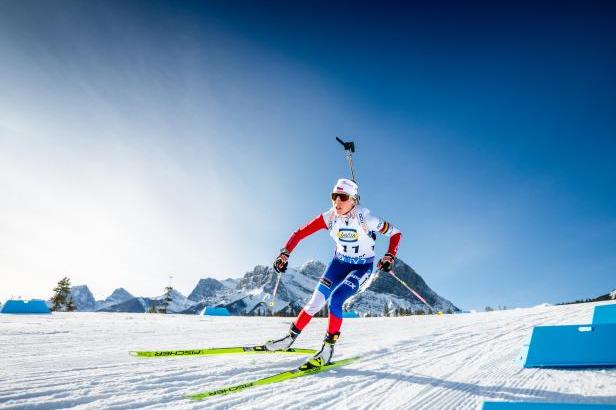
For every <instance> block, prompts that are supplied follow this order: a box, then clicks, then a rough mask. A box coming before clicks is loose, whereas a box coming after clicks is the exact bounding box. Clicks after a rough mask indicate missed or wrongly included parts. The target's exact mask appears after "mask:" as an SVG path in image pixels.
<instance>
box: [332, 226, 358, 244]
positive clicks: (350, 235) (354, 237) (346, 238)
mask: <svg viewBox="0 0 616 410" xmlns="http://www.w3.org/2000/svg"><path fill="white" fill-rule="evenodd" d="M336 237H337V238H338V240H339V241H340V242H357V241H358V240H359V233H358V232H357V230H355V229H351V228H340V229H339V230H338V233H337V234H336Z"/></svg>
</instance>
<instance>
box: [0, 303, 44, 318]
mask: <svg viewBox="0 0 616 410" xmlns="http://www.w3.org/2000/svg"><path fill="white" fill-rule="evenodd" d="M0 313H13V314H17V313H23V314H30V315H31V314H41V313H51V312H50V311H49V308H48V307H47V303H45V301H44V300H41V299H30V300H7V301H6V303H5V304H4V305H2V311H1V312H0Z"/></svg>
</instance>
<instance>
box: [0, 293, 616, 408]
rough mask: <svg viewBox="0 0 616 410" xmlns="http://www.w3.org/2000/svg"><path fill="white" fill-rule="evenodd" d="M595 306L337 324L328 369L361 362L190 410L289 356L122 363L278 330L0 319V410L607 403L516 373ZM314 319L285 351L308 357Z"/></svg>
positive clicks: (240, 322)
mask: <svg viewBox="0 0 616 410" xmlns="http://www.w3.org/2000/svg"><path fill="white" fill-rule="evenodd" d="M600 304H605V302H599V303H589V304H576V305H567V306H540V307H534V308H529V309H515V310H508V311H497V312H490V313H472V314H459V315H444V316H409V317H399V318H389V317H380V318H361V319H348V320H345V322H344V325H343V329H342V331H343V333H342V337H341V339H340V341H339V343H338V345H337V350H336V354H335V357H337V358H344V357H351V356H355V355H360V356H361V357H362V359H361V361H360V362H358V363H354V364H352V365H349V366H347V367H344V368H340V369H338V370H332V371H329V372H326V373H322V374H318V375H312V376H307V377H303V378H299V379H295V380H289V381H286V382H284V383H281V384H277V385H273V386H263V387H257V388H253V389H250V390H247V391H244V392H242V393H236V394H232V395H228V396H219V397H215V398H210V399H206V400H205V401H203V402H192V401H189V400H187V399H185V398H184V397H183V395H184V394H187V393H195V392H199V391H203V390H212V389H215V388H217V387H221V386H226V385H229V384H238V383H242V382H246V381H250V380H253V379H256V378H260V377H264V376H268V375H271V374H273V373H276V372H279V371H284V370H287V369H289V368H292V367H294V366H297V365H299V364H301V363H302V362H303V360H304V359H303V358H302V357H299V356H283V355H227V356H210V357H175V358H165V359H137V358H133V357H130V356H129V355H128V353H127V352H128V351H129V350H146V349H181V348H195V347H215V346H233V345H242V344H255V343H259V342H263V341H265V340H267V339H268V338H271V337H276V336H281V335H283V334H284V333H285V332H286V331H287V329H288V327H289V324H290V323H291V320H290V318H276V317H208V316H196V315H155V314H154V315H153V314H123V313H54V314H52V315H45V316H18V315H0V349H1V351H2V352H3V353H4V354H3V358H2V365H1V367H0V408H3V409H4V408H10V409H16V408H27V409H36V408H38V409H56V408H79V409H101V408H105V409H135V408H180V409H192V408H207V409H212V408H213V409H227V408H234V409H236V408H237V409H268V410H271V409H327V410H330V409H346V408H350V409H364V408H370V409H410V408H412V409H478V408H480V406H481V403H483V401H485V400H490V401H501V400H507V401H549V402H575V403H579V402H584V403H616V369H592V370H545V369H524V368H523V367H522V363H521V362H520V361H519V357H520V349H521V347H522V345H523V344H524V343H525V341H526V340H527V339H528V337H529V335H530V332H531V328H532V326H535V325H553V324H582V323H589V322H590V321H591V318H592V313H593V311H592V309H593V308H594V306H596V305H600ZM324 329H325V320H324V319H314V320H313V322H312V323H310V325H309V326H308V328H306V329H305V331H304V332H303V333H302V335H301V336H300V337H299V339H298V342H297V343H296V346H298V347H310V348H316V347H319V346H320V343H321V339H322V336H323V333H324Z"/></svg>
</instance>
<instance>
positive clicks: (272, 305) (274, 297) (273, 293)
mask: <svg viewBox="0 0 616 410" xmlns="http://www.w3.org/2000/svg"><path fill="white" fill-rule="evenodd" d="M279 283H280V272H276V285H275V286H274V291H273V292H272V301H271V302H270V307H274V302H275V299H276V293H278V284H279Z"/></svg>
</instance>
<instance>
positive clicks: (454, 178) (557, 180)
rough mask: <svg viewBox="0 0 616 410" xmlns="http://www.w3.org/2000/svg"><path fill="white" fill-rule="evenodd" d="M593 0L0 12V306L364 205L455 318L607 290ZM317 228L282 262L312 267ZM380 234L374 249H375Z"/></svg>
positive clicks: (615, 213)
mask: <svg viewBox="0 0 616 410" xmlns="http://www.w3.org/2000/svg"><path fill="white" fill-rule="evenodd" d="M614 17H616V10H615V7H614V6H613V5H609V4H607V3H593V2H585V3H584V4H582V3H581V2H579V3H573V2H568V3H565V2H560V3H556V2H554V3H552V2H538V3H535V4H534V5H528V6H521V5H520V3H517V4H511V5H505V4H499V5H495V4H490V3H486V4H483V3H473V4H470V3H466V4H448V3H442V2H431V3H430V5H425V4H424V5H419V4H414V5H408V4H407V5H405V6H401V5H399V4H397V3H394V2H391V3H385V4H379V5H378V6H377V5H376V3H368V2H366V3H363V2H359V3H358V2H336V3H331V2H322V3H321V2H305V3H301V4H299V3H298V4H294V5H289V4H285V2H239V3H234V4H233V5H232V6H231V5H230V4H226V2H137V1H131V2H120V1H111V2H80V1H56V2H30V1H24V2H11V3H8V2H4V3H3V4H2V5H1V6H0V60H1V61H2V69H0V89H2V92H1V93H0V171H1V172H0V186H2V187H3V189H2V192H1V193H0V196H1V199H2V200H1V201H0V202H1V203H0V273H1V274H2V277H3V278H9V279H8V281H5V282H4V284H3V286H2V289H1V292H0V299H2V300H4V299H6V298H8V297H10V296H17V295H20V296H23V297H48V296H49V293H50V290H51V288H52V287H53V285H54V284H55V282H56V281H57V280H58V279H59V278H60V277H61V276H62V275H64V274H66V275H68V276H70V277H71V278H72V280H73V283H74V284H88V285H89V286H90V288H91V289H92V291H93V292H94V294H95V296H96V297H97V298H104V297H106V296H107V295H108V294H109V293H111V291H112V290H113V288H115V287H118V286H123V287H125V288H127V289H128V290H129V291H131V292H132V293H134V294H138V295H153V294H157V293H160V290H161V289H162V287H164V286H165V285H166V284H167V282H168V276H169V275H170V274H173V276H174V280H173V281H174V282H173V283H174V284H175V286H176V287H177V288H178V289H179V290H180V291H182V292H184V293H188V292H190V290H191V289H192V287H193V286H194V284H195V283H196V282H197V280H198V279H199V278H202V277H207V276H212V277H216V278H226V277H238V276H240V275H242V274H243V273H244V272H246V271H248V270H250V269H252V267H253V266H254V265H257V264H269V263H270V262H271V260H272V259H273V258H274V257H275V256H276V253H277V251H278V249H279V248H280V247H281V245H282V244H283V243H284V241H285V239H286V237H287V236H288V234H289V233H290V232H291V231H292V230H294V229H295V228H296V227H297V226H299V225H300V224H302V223H303V222H305V221H307V220H308V219H310V218H311V217H313V216H314V215H316V214H318V213H319V212H321V211H323V210H325V209H327V208H328V206H329V202H328V191H329V190H330V189H331V186H332V185H333V183H334V182H335V180H336V179H337V178H339V177H341V176H347V175H348V170H347V165H346V162H345V161H344V157H343V152H342V150H341V149H340V148H339V146H338V144H337V143H336V142H335V140H334V137H335V136H345V137H349V138H351V137H352V138H353V139H354V140H355V141H356V144H357V154H356V156H355V159H354V161H355V164H356V167H357V171H358V180H359V183H360V189H361V191H362V199H363V205H364V206H367V207H369V208H371V209H372V210H373V211H374V212H375V213H376V214H378V215H381V216H383V217H385V218H386V219H388V220H390V221H391V222H393V223H394V224H395V225H397V226H398V227H399V228H400V229H401V230H402V231H403V233H404V238H403V241H402V244H401V247H400V252H399V256H400V257H401V258H402V259H404V260H405V261H406V262H407V263H409V264H410V265H411V266H413V267H414V268H415V269H416V270H417V272H418V273H419V274H420V275H422V276H423V277H424V279H425V280H426V281H427V283H428V284H429V285H430V286H431V287H432V288H433V289H434V290H436V291H437V292H438V293H440V294H441V295H443V296H445V297H447V298H449V299H450V300H452V301H453V302H454V303H455V304H457V305H458V306H460V307H462V308H467V309H482V308H483V307H485V306H486V305H492V306H497V305H506V306H530V305H533V304H537V303H542V302H561V301H566V300H572V299H577V298H586V297H593V296H597V295H599V294H602V293H605V292H607V291H610V290H612V289H614V288H615V287H616V280H615V278H616V194H615V190H614V188H613V187H614V185H615V183H616V170H615V169H614V165H613V164H615V163H616V105H615V104H616V103H615V102H614V95H616V80H615V76H614V75H613V73H614V72H616V41H615V40H616V33H615V30H616V29H615V28H614V27H613V24H611V22H613V21H614ZM330 241H331V240H330V239H329V237H328V236H327V234H325V233H323V232H321V233H319V234H317V235H315V236H314V237H311V238H309V239H307V240H306V241H305V242H303V243H302V244H301V245H300V246H299V247H298V249H297V251H296V252H295V253H294V254H293V256H292V260H291V264H292V265H300V264H301V263H303V262H304V261H306V260H308V259H320V260H322V261H327V260H329V258H330V256H331V253H332V249H333V247H332V244H331V243H330ZM385 246H386V241H385V240H381V241H380V243H379V245H378V247H377V250H378V251H380V252H381V253H382V252H383V251H384V249H385Z"/></svg>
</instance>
